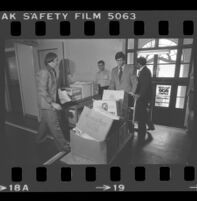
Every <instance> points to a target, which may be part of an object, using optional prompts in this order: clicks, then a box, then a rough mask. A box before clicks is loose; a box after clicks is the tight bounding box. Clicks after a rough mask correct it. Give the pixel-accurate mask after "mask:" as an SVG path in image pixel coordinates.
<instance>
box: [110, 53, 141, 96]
mask: <svg viewBox="0 0 197 201" xmlns="http://www.w3.org/2000/svg"><path fill="white" fill-rule="evenodd" d="M115 60H116V62H117V66H116V67H115V68H113V69H112V73H111V81H110V86H109V89H111V90H124V91H125V92H127V93H130V92H132V93H135V90H136V87H137V77H136V72H135V69H134V66H133V65H131V64H125V55H124V53H123V52H118V53H116V55H115Z"/></svg>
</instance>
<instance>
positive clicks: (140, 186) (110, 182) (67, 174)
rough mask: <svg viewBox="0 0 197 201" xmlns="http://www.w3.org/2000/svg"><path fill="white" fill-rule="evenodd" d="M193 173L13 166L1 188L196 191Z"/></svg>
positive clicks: (171, 168) (157, 168)
mask: <svg viewBox="0 0 197 201" xmlns="http://www.w3.org/2000/svg"><path fill="white" fill-rule="evenodd" d="M196 173H197V172H196V168H195V167H194V166H181V165H178V166H176V165H146V166H143V165H138V166H134V165H130V166H123V167H119V166H108V165H107V166H103V165H100V166H93V165H91V166H90V165H88V166H80V165H79V166H62V167H59V168H57V167H56V168H54V167H34V168H33V167H28V168H27V167H23V168H22V167H12V168H10V169H9V168H8V169H7V170H5V171H4V176H5V177H6V176H7V178H6V181H5V182H3V180H1V183H0V186H1V185H5V186H6V187H7V188H8V186H12V188H15V187H16V188H20V189H18V191H19V192H20V191H22V189H21V188H22V187H24V186H25V185H26V186H27V187H26V188H28V190H29V191H36V192H37V191H38V192H39V191H141V190H151V191H162V190H170V191H180V190H181V191H188V190H190V191H197V183H196ZM153 175H154V176H153ZM1 178H2V177H1ZM17 186H18V187H17ZM8 190H12V191H16V192H17V189H8ZM4 192H6V191H4Z"/></svg>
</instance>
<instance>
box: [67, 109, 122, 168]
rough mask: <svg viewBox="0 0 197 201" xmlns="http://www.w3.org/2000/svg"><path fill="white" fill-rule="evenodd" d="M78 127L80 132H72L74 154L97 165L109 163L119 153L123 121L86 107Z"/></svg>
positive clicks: (71, 141)
mask: <svg viewBox="0 0 197 201" xmlns="http://www.w3.org/2000/svg"><path fill="white" fill-rule="evenodd" d="M76 127H77V129H78V130H79V131H80V132H77V131H76V130H74V129H73V130H72V131H71V136H70V144H71V152H72V154H73V155H76V156H80V157H83V158H86V159H88V160H91V161H94V162H95V164H106V163H109V162H110V161H111V159H112V158H113V157H114V155H115V154H116V153H117V151H118V146H119V128H120V127H121V121H120V120H113V119H111V118H109V117H107V116H105V115H103V114H101V113H99V112H96V111H94V110H92V109H89V108H87V107H84V110H83V112H82V113H81V115H80V118H79V121H78V123H77V125H76Z"/></svg>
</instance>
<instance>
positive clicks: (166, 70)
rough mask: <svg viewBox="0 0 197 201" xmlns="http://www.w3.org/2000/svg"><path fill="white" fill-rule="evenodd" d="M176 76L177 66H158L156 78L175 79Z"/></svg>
mask: <svg viewBox="0 0 197 201" xmlns="http://www.w3.org/2000/svg"><path fill="white" fill-rule="evenodd" d="M174 74H175V64H163V65H157V71H156V77H166V78H171V77H174Z"/></svg>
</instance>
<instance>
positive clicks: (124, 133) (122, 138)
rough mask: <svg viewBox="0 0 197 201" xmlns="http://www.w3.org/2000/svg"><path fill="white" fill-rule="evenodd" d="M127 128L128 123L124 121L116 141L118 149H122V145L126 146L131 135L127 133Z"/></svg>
mask: <svg viewBox="0 0 197 201" xmlns="http://www.w3.org/2000/svg"><path fill="white" fill-rule="evenodd" d="M128 126H129V125H128V122H127V121H124V122H123V123H122V124H121V126H120V128H119V139H118V142H119V145H118V147H119V149H121V148H122V147H124V145H125V144H126V142H127V141H128V139H129V137H131V135H132V134H131V133H129V130H128Z"/></svg>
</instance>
